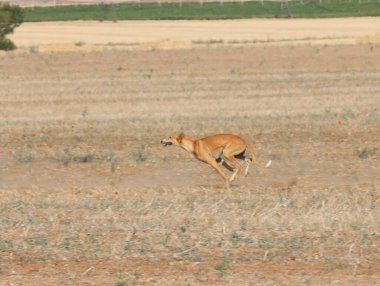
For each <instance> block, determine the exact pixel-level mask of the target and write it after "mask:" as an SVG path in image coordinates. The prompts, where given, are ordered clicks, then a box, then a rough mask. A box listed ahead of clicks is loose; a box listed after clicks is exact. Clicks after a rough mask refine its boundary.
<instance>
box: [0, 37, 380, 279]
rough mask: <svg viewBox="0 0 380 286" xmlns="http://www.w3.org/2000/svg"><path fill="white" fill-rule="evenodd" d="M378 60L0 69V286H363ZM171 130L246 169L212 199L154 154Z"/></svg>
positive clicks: (205, 53) (374, 268)
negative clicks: (246, 147)
mask: <svg viewBox="0 0 380 286" xmlns="http://www.w3.org/2000/svg"><path fill="white" fill-rule="evenodd" d="M379 58H380V46H379V45H376V44H353V45H329V44H323V45H294V46H293V45H288V46H266V47H252V46H250V45H247V46H245V45H243V44H242V45H241V46H238V47H237V46H234V45H231V46H226V45H222V46H219V47H207V46H205V47H199V48H192V49H186V50H177V49H174V50H156V49H152V50H149V51H142V50H138V49H137V50H133V51H116V50H110V51H98V52H96V51H93V52H84V51H79V52H41V51H38V50H30V51H24V52H22V53H14V54H6V55H1V57H0V114H1V117H0V229H1V233H0V255H1V256H0V285H54V284H59V285H232V284H234V285H380V282H379V281H380V224H379V222H380V205H379V204H380V177H379V174H380V163H379V153H380V151H379V148H380V143H379V138H380V115H379V106H380V96H379V94H380V84H379V83H380V61H379ZM178 132H185V134H187V135H188V136H189V137H193V138H197V137H201V136H206V135H209V134H213V133H221V132H231V133H236V134H239V135H241V136H242V137H244V138H245V139H247V140H248V141H250V142H251V143H252V144H253V145H254V147H255V149H256V152H257V157H258V165H257V166H256V167H254V168H252V170H251V172H250V174H249V175H248V177H246V178H242V177H241V176H240V177H238V179H237V181H235V182H234V183H233V184H232V188H231V190H225V189H224V188H223V187H222V185H223V183H222V181H221V179H220V178H219V177H218V175H217V174H216V173H215V172H214V171H213V170H212V169H211V168H210V167H209V166H207V165H204V164H202V163H200V162H197V161H195V159H192V158H190V156H189V155H188V154H186V153H185V152H184V151H182V150H180V149H177V148H175V147H170V146H169V147H163V146H161V145H160V140H161V139H162V138H163V137H165V136H167V135H168V134H172V133H178ZM268 160H272V166H271V167H270V168H264V167H263V165H265V163H266V162H267V161H268ZM227 172H228V171H227V170H226V173H227Z"/></svg>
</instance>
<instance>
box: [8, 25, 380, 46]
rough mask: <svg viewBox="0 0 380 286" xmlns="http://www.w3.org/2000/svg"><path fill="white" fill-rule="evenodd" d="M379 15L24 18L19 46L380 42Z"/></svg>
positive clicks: (18, 32) (17, 36)
mask: <svg viewBox="0 0 380 286" xmlns="http://www.w3.org/2000/svg"><path fill="white" fill-rule="evenodd" d="M379 27H380V17H363V18H336V19H291V20H289V19H248V20H223V21H221V20H212V21H197V20H192V21H186V20H183V21H118V22H98V21H74V22H42V23H24V24H22V25H21V26H20V27H19V28H17V29H16V31H15V34H14V35H12V36H11V37H10V38H11V39H12V40H13V41H14V42H15V43H16V44H17V46H19V47H20V48H24V49H21V51H23V50H25V49H27V50H28V49H30V48H32V49H33V50H39V51H81V50H82V51H91V50H105V49H107V50H115V49H122V50H126V49H127V50H131V49H132V50H136V49H145V50H152V49H179V48H182V49H191V48H192V47H203V46H215V45H217V46H231V45H234V46H241V45H244V46H247V45H251V46H252V45H253V46H262V45H271V46H272V45H297V44H319V45H321V44H357V43H380V28H379Z"/></svg>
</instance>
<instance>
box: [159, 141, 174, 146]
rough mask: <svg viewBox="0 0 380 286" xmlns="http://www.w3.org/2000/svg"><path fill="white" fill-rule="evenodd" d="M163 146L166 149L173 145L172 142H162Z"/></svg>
mask: <svg viewBox="0 0 380 286" xmlns="http://www.w3.org/2000/svg"><path fill="white" fill-rule="evenodd" d="M161 144H162V145H164V146H165V147H166V146H168V145H173V143H172V142H170V141H164V140H161Z"/></svg>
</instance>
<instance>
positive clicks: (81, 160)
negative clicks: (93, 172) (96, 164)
mask: <svg viewBox="0 0 380 286" xmlns="http://www.w3.org/2000/svg"><path fill="white" fill-rule="evenodd" d="M93 160H94V155H92V154H84V155H77V156H74V157H73V161H74V162H79V163H89V162H92V161H93Z"/></svg>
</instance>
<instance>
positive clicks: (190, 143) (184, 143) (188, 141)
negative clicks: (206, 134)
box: [179, 138, 194, 154]
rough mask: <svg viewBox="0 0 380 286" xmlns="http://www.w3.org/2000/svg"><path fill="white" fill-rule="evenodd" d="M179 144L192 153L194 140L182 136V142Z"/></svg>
mask: <svg viewBox="0 0 380 286" xmlns="http://www.w3.org/2000/svg"><path fill="white" fill-rule="evenodd" d="M179 146H181V148H183V149H185V150H186V151H187V152H189V153H191V154H193V153H194V141H193V140H191V139H188V138H182V142H181V144H180V145H179Z"/></svg>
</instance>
